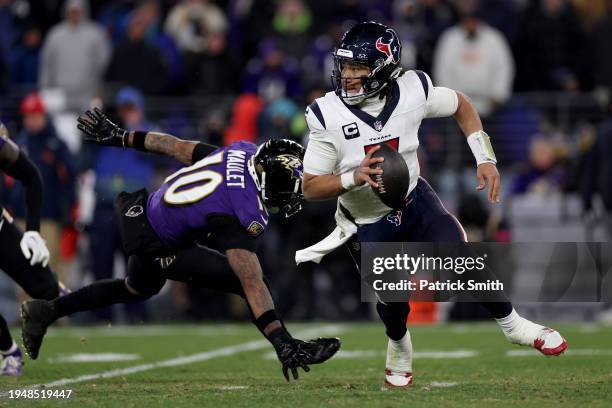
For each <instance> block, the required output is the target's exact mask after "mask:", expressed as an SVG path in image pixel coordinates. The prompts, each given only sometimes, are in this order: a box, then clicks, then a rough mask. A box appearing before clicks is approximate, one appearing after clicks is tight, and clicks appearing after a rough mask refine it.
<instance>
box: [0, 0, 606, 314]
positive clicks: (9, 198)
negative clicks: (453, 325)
mask: <svg viewBox="0 0 612 408" xmlns="http://www.w3.org/2000/svg"><path fill="white" fill-rule="evenodd" d="M364 20H376V21H379V22H384V23H386V24H388V25H390V26H391V27H392V28H394V29H395V30H396V32H397V33H398V35H399V37H400V38H401V40H402V45H403V51H402V65H403V66H404V67H405V68H406V69H421V70H423V71H426V72H427V73H429V74H430V75H431V77H432V79H433V81H434V83H435V84H437V85H443V86H448V87H451V88H453V89H457V90H460V91H462V92H464V93H466V94H467V95H469V96H470V97H471V98H472V100H473V101H474V103H475V105H476V107H477V109H478V110H479V112H480V114H481V116H482V117H483V122H484V124H485V129H486V130H487V131H488V132H489V134H491V136H492V138H493V141H494V146H495V147H496V151H497V154H498V159H499V161H500V167H502V168H503V170H504V172H503V173H502V176H503V179H504V190H505V192H506V196H508V197H512V196H521V195H530V194H533V195H539V196H541V197H549V196H551V195H555V194H568V193H571V192H573V193H576V194H580V196H581V197H582V201H583V209H584V212H585V213H592V212H593V211H594V207H597V205H595V206H594V204H593V203H594V201H597V200H594V199H593V198H594V197H596V196H597V195H599V196H600V197H601V200H600V201H601V202H603V213H604V214H605V213H606V212H608V213H612V165H611V164H610V162H609V160H607V154H608V152H612V145H611V140H612V119H611V113H612V103H611V100H612V41H610V39H612V0H486V1H478V0H337V1H326V0H217V1H213V0H166V1H156V0H114V1H102V0H91V1H87V0H45V1H34V0H29V1H28V0H0V118H1V119H2V121H3V122H4V123H6V124H7V126H8V127H9V130H10V131H11V133H12V137H13V138H14V139H15V140H16V141H17V142H18V143H19V144H20V145H21V146H22V147H23V148H24V149H25V150H26V151H27V152H28V154H29V155H30V157H31V158H32V160H33V161H34V162H35V163H36V164H37V165H38V167H39V169H40V171H41V174H42V176H43V180H44V185H45V195H44V206H43V218H44V221H43V224H42V235H43V236H44V237H45V238H46V240H47V243H48V245H49V248H50V250H51V252H52V267H53V268H54V270H56V271H57V272H58V273H59V274H60V276H61V277H62V278H63V279H65V280H68V282H71V281H72V282H75V284H79V283H81V282H83V281H84V280H86V279H103V278H107V277H111V276H113V274H120V273H121V271H122V270H123V269H124V268H123V267H122V265H124V264H125V259H124V257H122V255H121V244H120V241H119V235H118V232H117V228H116V224H115V222H114V220H113V210H112V201H113V198H114V197H115V196H116V195H117V194H118V193H119V192H121V191H123V190H128V191H130V190H136V189H138V188H140V187H147V188H148V189H149V190H151V189H154V188H155V187H156V186H158V185H159V183H160V180H163V176H164V175H165V174H168V172H169V171H172V170H174V169H175V168H176V166H177V164H176V163H173V162H171V161H169V160H166V159H164V158H160V157H155V156H152V155H146V154H143V153H141V152H136V151H133V150H124V151H122V150H118V149H95V148H91V147H90V146H85V145H81V141H80V135H79V134H78V133H77V131H76V129H75V119H76V116H77V115H78V114H79V113H80V112H82V111H83V110H85V109H88V108H90V107H92V106H101V107H104V109H105V110H106V111H107V112H109V113H110V115H111V116H112V117H113V118H114V119H116V120H117V121H118V122H119V123H120V124H121V125H122V126H123V127H125V128H127V129H130V130H134V129H139V130H155V129H156V130H160V129H161V130H163V131H165V132H168V133H172V134H175V135H176V136H178V137H182V138H186V139H194V140H204V141H207V142H209V143H214V144H228V143H231V142H233V141H236V140H250V141H253V142H261V141H264V140H266V139H269V138H280V137H286V138H292V139H294V140H297V141H300V142H306V141H307V138H304V135H305V133H306V125H305V121H304V116H303V112H304V107H305V106H306V105H307V104H309V103H310V102H311V101H312V100H313V99H314V98H316V97H319V96H321V95H323V94H324V93H325V92H327V91H328V90H329V89H330V81H329V78H330V74H331V69H332V57H331V52H332V50H333V48H334V45H335V44H336V43H337V42H338V40H339V38H340V36H341V34H342V33H343V32H344V31H345V30H346V29H347V28H348V27H350V26H351V24H353V23H354V22H358V21H364ZM458 132H459V131H458V129H456V126H454V125H453V124H452V121H449V120H432V121H428V122H427V123H424V124H423V126H422V129H421V141H422V144H423V146H422V149H421V151H420V159H421V161H422V168H423V169H424V171H423V174H425V176H426V177H428V178H430V180H431V181H432V183H433V184H434V186H435V187H436V188H437V189H438V190H439V191H440V193H441V195H442V196H443V197H452V198H451V201H452V202H453V203H454V205H451V207H452V208H454V210H455V211H456V212H457V213H458V214H459V216H460V218H461V220H462V221H463V222H464V223H465V224H466V226H467V227H468V231H469V232H470V236H471V239H472V240H497V241H509V240H511V234H510V230H511V226H510V225H509V220H508V219H507V218H506V217H505V216H504V215H503V214H500V213H490V212H489V210H488V208H487V206H486V205H485V204H484V203H483V202H482V201H481V200H480V199H479V198H478V197H476V196H474V195H473V194H471V193H469V191H473V190H471V189H472V185H471V184H470V182H465V181H463V179H461V178H460V177H459V178H458V177H456V174H457V170H461V169H463V168H468V169H472V168H473V163H472V161H473V159H472V158H471V154H470V153H469V150H468V148H467V144H466V143H465V142H464V140H463V139H462V138H461V137H460V136H459V133H458ZM449 169H450V170H451V171H453V172H454V175H453V177H451V178H450V179H449V175H448V171H447V170H449ZM0 197H1V200H2V201H1V202H2V205H4V206H6V207H7V208H8V209H9V210H10V211H12V212H13V213H14V214H15V215H16V216H17V217H22V216H23V207H22V205H21V201H20V200H21V192H20V191H19V187H18V186H16V185H15V183H13V182H12V180H11V179H9V178H8V177H4V179H3V180H0ZM334 209H335V203H316V204H308V205H306V206H305V209H304V212H303V213H302V214H301V215H300V216H298V217H297V218H296V219H291V220H276V222H274V223H273V224H272V226H271V228H270V230H271V231H270V232H268V233H267V234H266V236H265V237H264V238H263V239H262V242H261V246H260V251H261V252H262V258H263V259H264V270H265V271H266V273H267V274H268V275H269V276H270V278H271V281H272V283H273V287H274V289H275V292H276V293H275V295H276V297H277V300H278V302H279V303H280V304H281V305H280V310H286V311H287V313H288V314H289V315H290V316H292V317H297V318H312V317H327V318H333V317H342V318H345V319H346V318H350V317H352V316H354V317H359V316H361V315H362V314H363V312H364V310H363V309H364V307H365V306H364V305H363V304H361V303H360V302H359V281H358V279H357V278H356V276H354V275H355V274H356V272H355V271H354V268H353V266H352V264H351V261H350V258H348V257H347V256H346V255H345V254H343V253H338V254H334V255H331V256H329V257H328V258H326V260H325V261H324V263H323V264H322V265H320V266H318V265H305V266H300V268H299V269H296V267H295V265H294V262H293V252H294V251H295V250H296V249H300V248H302V247H305V246H307V245H310V244H312V243H314V242H316V241H317V240H319V239H320V238H322V237H323V236H324V235H325V234H326V233H327V231H328V230H331V227H332V222H333V219H332V214H333V211H334ZM607 220H608V222H609V223H610V225H612V222H610V221H609V220H610V218H607ZM313 226H316V231H317V233H316V234H315V233H313ZM610 230H611V231H612V227H611V228H610ZM319 235H320V236H319ZM281 243H282V248H283V251H278V248H279V247H281ZM330 271H331V272H332V273H329V272H330ZM296 288H299V291H298V290H297V289H296ZM167 298H168V299H169V302H170V303H171V304H172V305H173V306H174V308H175V309H176V310H177V312H176V313H177V315H178V316H183V317H184V316H185V315H191V316H194V317H199V316H202V315H205V316H206V317H209V318H210V317H214V316H211V315H210V313H208V312H210V311H211V310H213V309H211V308H212V307H213V306H212V305H213V304H219V303H220V304H226V303H228V302H230V303H231V300H228V299H227V298H225V297H224V296H223V297H221V298H222V299H223V300H222V301H220V299H221V298H220V297H219V295H217V294H212V293H210V292H202V291H201V290H199V289H198V288H190V287H187V286H185V285H178V284H175V285H173V286H172V287H171V288H170V289H169V290H168V293H167ZM131 308H132V309H131V310H129V311H128V313H126V314H125V315H126V316H129V318H130V319H133V320H146V319H148V318H150V312H148V311H147V309H146V308H145V307H144V306H143V305H135V306H132V307H131ZM222 309H223V308H222ZM226 309H227V308H224V309H223V310H226ZM243 312H244V311H242V312H239V311H237V312H236V314H240V313H243ZM219 313H223V312H219ZM323 314H324V316H323ZM223 316H225V314H223ZM90 318H92V319H96V320H109V319H111V318H112V314H111V311H110V310H103V311H100V312H97V313H96V314H94V315H93V316H90Z"/></svg>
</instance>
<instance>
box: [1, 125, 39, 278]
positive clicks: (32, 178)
mask: <svg viewBox="0 0 612 408" xmlns="http://www.w3.org/2000/svg"><path fill="white" fill-rule="evenodd" d="M1 132H6V128H4V125H1V124H0V137H3V136H2V134H1ZM3 142H4V143H2V147H0V168H1V169H2V170H4V172H5V173H6V174H8V175H9V176H11V177H13V178H14V179H16V180H19V181H21V183H22V184H23V189H24V196H25V204H26V231H25V232H24V234H23V236H22V237H21V242H20V244H19V245H20V247H21V251H22V252H23V256H24V257H25V258H26V259H28V260H30V265H32V266H33V265H35V264H37V263H41V264H42V265H43V266H45V267H46V266H47V264H48V263H49V250H48V249H47V246H46V244H45V241H44V240H43V238H42V237H41V235H40V233H39V230H40V209H41V206H42V189H43V187H42V178H41V176H40V172H39V171H38V169H37V168H36V166H35V165H34V163H32V162H31V161H30V159H29V158H28V156H26V155H25V154H24V153H23V152H22V151H21V150H20V149H19V147H18V146H17V145H16V144H15V143H13V141H11V140H9V139H8V137H7V136H6V135H5V136H4V140H3Z"/></svg>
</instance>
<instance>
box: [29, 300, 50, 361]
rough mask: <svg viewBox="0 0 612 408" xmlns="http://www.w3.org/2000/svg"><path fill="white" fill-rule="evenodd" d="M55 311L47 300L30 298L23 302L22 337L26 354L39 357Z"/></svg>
mask: <svg viewBox="0 0 612 408" xmlns="http://www.w3.org/2000/svg"><path fill="white" fill-rule="evenodd" d="M54 315H55V312H54V310H53V308H52V306H51V304H50V302H48V301H46V300H39V299H36V300H28V301H27V302H23V303H22V304H21V338H22V340H23V345H24V347H25V352H26V354H27V355H28V356H29V357H30V358H31V359H32V360H36V359H37V358H38V352H39V351H40V346H41V344H42V341H43V338H44V336H45V333H46V332H47V327H49V325H50V324H51V323H53V321H55V318H54V317H53V316H54Z"/></svg>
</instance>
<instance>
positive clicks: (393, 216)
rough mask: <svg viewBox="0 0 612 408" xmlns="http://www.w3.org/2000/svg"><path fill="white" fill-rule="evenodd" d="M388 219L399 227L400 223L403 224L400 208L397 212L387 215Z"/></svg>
mask: <svg viewBox="0 0 612 408" xmlns="http://www.w3.org/2000/svg"><path fill="white" fill-rule="evenodd" d="M387 221H389V222H390V223H391V224H394V225H395V226H397V227H399V226H400V225H402V212H401V211H400V210H398V211H396V212H395V214H393V213H391V214H389V215H387Z"/></svg>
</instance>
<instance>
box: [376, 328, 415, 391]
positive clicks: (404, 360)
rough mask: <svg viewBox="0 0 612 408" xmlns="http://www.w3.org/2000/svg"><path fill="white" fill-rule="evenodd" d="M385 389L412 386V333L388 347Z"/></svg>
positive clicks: (390, 343)
mask: <svg viewBox="0 0 612 408" xmlns="http://www.w3.org/2000/svg"><path fill="white" fill-rule="evenodd" d="M383 385H384V387H385V388H407V387H409V386H410V385H412V340H411V339H410V332H409V331H406V335H405V336H404V337H403V338H402V339H401V340H397V341H396V340H391V339H389V343H388V345H387V363H386V368H385V382H384V384H383Z"/></svg>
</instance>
